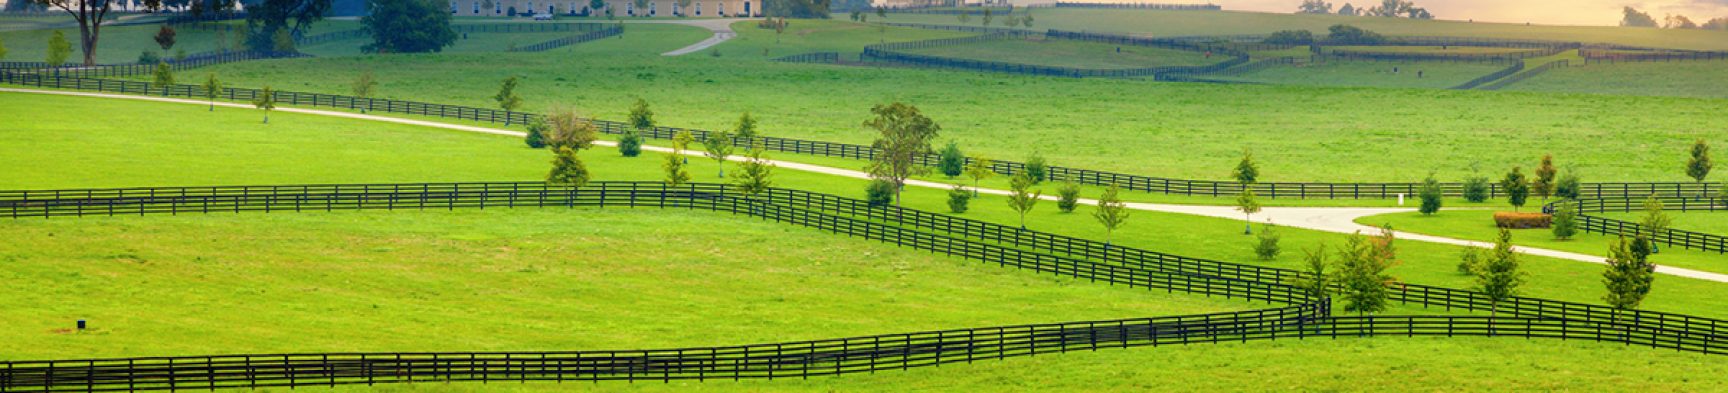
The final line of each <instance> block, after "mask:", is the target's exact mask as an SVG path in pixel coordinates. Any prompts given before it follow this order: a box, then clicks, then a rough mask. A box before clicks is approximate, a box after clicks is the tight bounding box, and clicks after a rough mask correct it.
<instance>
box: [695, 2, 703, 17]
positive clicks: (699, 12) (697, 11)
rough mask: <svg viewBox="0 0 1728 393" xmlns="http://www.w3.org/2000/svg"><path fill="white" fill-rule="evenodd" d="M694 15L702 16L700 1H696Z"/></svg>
mask: <svg viewBox="0 0 1728 393" xmlns="http://www.w3.org/2000/svg"><path fill="white" fill-rule="evenodd" d="M696 16H702V2H700V1H698V2H696Z"/></svg>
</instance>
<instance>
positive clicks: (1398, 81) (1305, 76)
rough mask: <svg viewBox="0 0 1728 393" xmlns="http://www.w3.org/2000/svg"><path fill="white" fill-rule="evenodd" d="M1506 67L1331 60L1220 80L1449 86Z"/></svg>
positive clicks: (1438, 87)
mask: <svg viewBox="0 0 1728 393" xmlns="http://www.w3.org/2000/svg"><path fill="white" fill-rule="evenodd" d="M1505 68H1506V65H1502V64H1491V63H1457V62H1437V61H1330V62H1324V63H1306V64H1301V65H1293V66H1277V67H1269V68H1266V69H1262V70H1259V71H1254V72H1249V73H1245V74H1241V75H1235V76H1229V77H1219V78H1216V79H1220V80H1234V81H1244V82H1256V83H1270V84H1279V85H1298V86H1362V87H1399V88H1428V89H1445V88H1450V87H1453V86H1457V85H1460V84H1463V83H1464V82H1469V81H1470V80H1472V79H1476V78H1479V77H1482V76H1483V75H1488V74H1492V73H1494V72H1496V71H1500V70H1502V69H1505ZM1418 73H1420V74H1421V75H1420V76H1418V75H1417V74H1418Z"/></svg>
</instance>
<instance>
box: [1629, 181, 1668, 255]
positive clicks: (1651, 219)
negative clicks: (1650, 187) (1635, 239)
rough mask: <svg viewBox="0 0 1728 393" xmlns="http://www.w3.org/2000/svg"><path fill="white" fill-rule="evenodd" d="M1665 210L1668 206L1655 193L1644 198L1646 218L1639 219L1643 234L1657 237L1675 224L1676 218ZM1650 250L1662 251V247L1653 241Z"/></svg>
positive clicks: (1646, 236)
mask: <svg viewBox="0 0 1728 393" xmlns="http://www.w3.org/2000/svg"><path fill="white" fill-rule="evenodd" d="M1665 210H1667V208H1666V207H1664V206H1663V205H1662V200H1661V199H1656V195H1655V194H1651V195H1650V197H1649V198H1645V199H1644V218H1643V219H1642V220H1639V221H1638V227H1639V229H1642V231H1641V233H1640V235H1641V236H1644V237H1645V238H1648V239H1655V238H1656V236H1657V235H1660V234H1662V233H1663V232H1667V231H1668V227H1669V226H1670V225H1673V224H1674V218H1673V217H1669V216H1668V212H1667V211H1665ZM1650 251H1651V253H1657V252H1661V247H1660V246H1657V245H1656V244H1655V243H1654V242H1652V243H1651V244H1650Z"/></svg>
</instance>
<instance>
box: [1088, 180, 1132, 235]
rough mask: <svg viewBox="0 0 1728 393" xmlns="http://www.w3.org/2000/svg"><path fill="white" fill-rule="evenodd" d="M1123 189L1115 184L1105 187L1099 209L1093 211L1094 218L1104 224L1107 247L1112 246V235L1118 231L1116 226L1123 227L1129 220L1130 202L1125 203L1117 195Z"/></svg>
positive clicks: (1099, 198)
mask: <svg viewBox="0 0 1728 393" xmlns="http://www.w3.org/2000/svg"><path fill="white" fill-rule="evenodd" d="M1121 191H1122V187H1118V186H1117V185H1115V184H1111V185H1110V188H1106V189H1104V195H1099V196H1098V210H1097V211H1094V212H1092V218H1095V219H1097V220H1098V223H1099V224H1103V225H1104V246H1105V247H1109V246H1110V237H1111V235H1113V234H1115V233H1116V228H1121V227H1122V224H1123V223H1125V222H1127V221H1128V204H1127V203H1123V202H1122V198H1121V197H1120V196H1117V194H1118V193H1120V192H1121Z"/></svg>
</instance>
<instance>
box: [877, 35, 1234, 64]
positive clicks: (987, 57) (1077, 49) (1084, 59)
mask: <svg viewBox="0 0 1728 393" xmlns="http://www.w3.org/2000/svg"><path fill="white" fill-rule="evenodd" d="M902 52H906V53H913V54H920V55H931V56H942V57H949V58H957V59H968V60H984V61H996V62H1006V63H1019V64H1033V65H1041V66H1055V67H1069V68H1080V69H1108V70H1117V69H1131V68H1149V67H1167V66H1202V65H1210V64H1214V63H1218V62H1221V61H1224V60H1226V59H1227V58H1225V57H1223V56H1219V57H1216V58H1214V57H1209V56H1207V55H1206V54H1204V53H1198V52H1192V51H1183V50H1175V49H1164V48H1152V47H1141V46H1126V47H1125V46H1122V45H1112V44H1105V43H1097V42H1085V41H1072V40H1043V39H1005V40H992V41H984V42H977V43H969V44H960V45H943V46H936V47H930V48H919V49H908V50H902Z"/></svg>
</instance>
